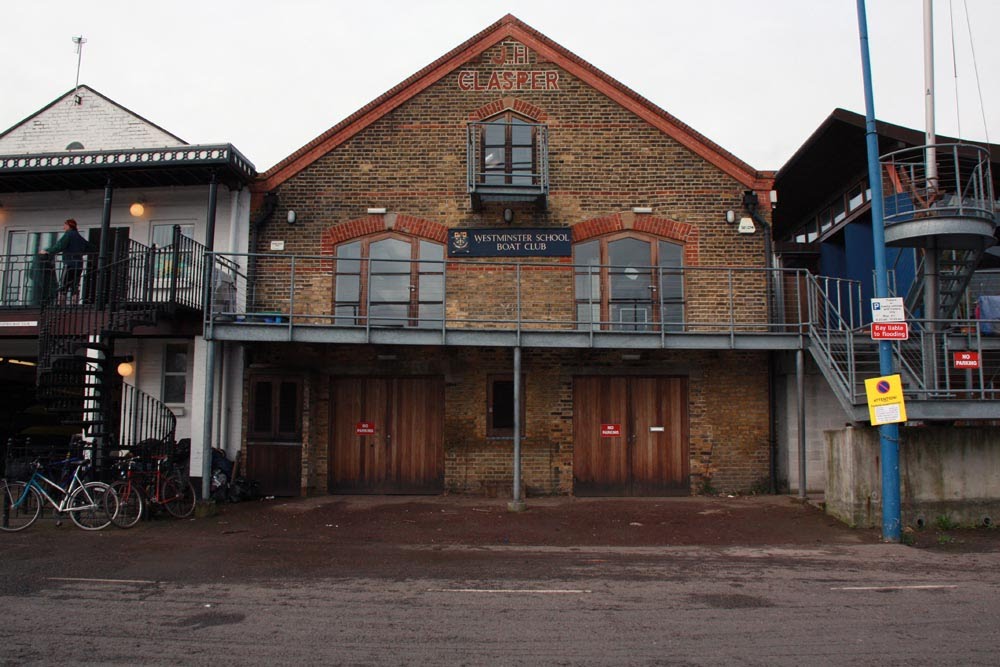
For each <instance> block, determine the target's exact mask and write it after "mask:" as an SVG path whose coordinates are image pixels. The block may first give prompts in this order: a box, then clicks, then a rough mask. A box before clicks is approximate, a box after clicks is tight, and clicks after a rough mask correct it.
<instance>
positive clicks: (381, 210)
mask: <svg viewBox="0 0 1000 667" xmlns="http://www.w3.org/2000/svg"><path fill="white" fill-rule="evenodd" d="M387 210H388V209H387V208H386V207H384V206H374V207H372V208H369V209H368V215H385V212H386V211H387Z"/></svg>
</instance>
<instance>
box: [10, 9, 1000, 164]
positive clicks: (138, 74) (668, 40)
mask: <svg viewBox="0 0 1000 667" xmlns="http://www.w3.org/2000/svg"><path fill="white" fill-rule="evenodd" d="M867 4H868V8H867V13H868V32H869V40H870V48H871V59H872V69H873V84H874V91H875V92H874V98H875V112H876V116H877V117H878V118H879V119H880V120H885V121H888V122H890V123H895V124H898V125H904V126H907V127H912V128H918V129H923V128H924V126H925V120H924V72H923V27H922V25H923V21H922V19H923V14H922V12H923V3H922V0H868V2H867ZM934 10H935V20H934V36H935V39H934V42H935V68H934V69H935V79H936V86H935V88H936V124H937V131H938V133H939V134H943V135H949V136H958V135H959V133H960V132H961V136H962V137H964V138H966V139H971V140H980V141H981V140H987V139H988V140H990V141H992V142H994V143H1000V71H998V69H1000V40H996V39H992V40H991V39H990V37H991V35H990V29H991V28H992V31H993V35H994V36H995V34H996V29H997V27H998V26H1000V0H937V1H936V2H935V3H934ZM507 13H511V14H513V15H514V16H516V17H517V18H519V19H520V20H522V21H523V22H525V23H527V24H528V25H530V26H531V27H533V28H535V29H536V30H538V31H540V32H541V33H543V34H545V35H546V36H547V37H549V38H550V39H551V40H553V41H555V42H556V43H558V44H560V45H561V46H563V47H564V48H566V49H568V50H569V51H571V52H573V53H575V54H576V55H577V56H579V57H581V58H583V59H584V60H586V61H588V62H589V63H591V64H592V65H594V66H595V67H597V68H599V69H601V70H603V71H604V72H605V73H606V74H608V75H610V76H612V77H614V78H615V79H617V80H618V81H619V82H621V83H622V84H624V85H626V86H628V87H629V88H631V89H633V90H635V91H636V92H638V93H639V94H640V95H642V96H644V97H646V98H647V99H649V100H650V101H652V102H653V103H654V104H656V105H658V106H660V107H661V108H663V109H665V110H666V111H667V112H669V113H671V114H673V115H674V116H676V117H677V118H679V119H680V120H681V121H682V122H684V123H686V124H688V125H690V126H691V127H693V128H694V129H695V130H697V131H698V132H700V133H701V134H703V135H705V136H706V137H708V138H709V139H711V140H712V141H714V142H716V143H718V144H719V145H721V146H722V147H723V148H725V149H726V150H728V151H729V152H731V153H733V154H734V155H736V156H737V157H738V158H740V159H742V160H743V161H745V162H747V163H748V164H750V165H751V166H752V167H754V168H756V169H761V170H776V169H778V168H780V167H781V166H782V165H783V164H784V162H785V161H786V160H787V159H788V158H789V157H791V155H792V154H793V153H794V152H795V151H796V150H797V149H798V147H799V146H801V145H802V143H803V142H804V141H805V140H806V139H807V138H808V137H809V135H810V134H811V133H812V132H813V130H815V129H816V127H817V126H818V125H819V124H820V123H821V122H822V121H823V120H824V119H825V118H826V117H827V116H828V115H829V114H830V112H831V111H833V109H835V108H837V107H842V108H846V109H849V110H852V111H856V112H858V113H862V114H863V113H864V111H865V108H864V89H863V84H862V73H861V57H860V46H859V38H858V20H857V5H856V2H855V0H683V1H682V0H655V1H653V0H651V1H645V0H615V1H614V2H599V3H598V2H594V1H593V0H572V1H563V0H527V1H520V0H517V1H509V2H504V1H499V0H426V1H422V0H409V1H400V0H365V1H363V2H359V1H358V0H351V1H344V0H280V1H277V0H271V1H265V0H198V1H192V0H172V1H171V2H151V1H141V2H140V1H133V0H129V1H119V0H73V1H71V2H68V1H64V0H9V1H8V2H5V3H4V20H3V21H2V23H0V62H2V63H3V67H0V91H2V92H0V131H2V130H6V129H7V128H10V127H11V126H13V125H15V124H17V123H18V122H20V121H21V120H23V119H25V118H26V117H27V116H29V115H31V114H32V113H34V112H35V111H37V110H38V109H40V108H41V107H43V106H45V105H46V104H48V103H50V102H51V101H53V100H54V99H56V98H57V97H60V96H61V95H63V94H64V93H66V92H67V91H69V90H70V89H72V88H73V86H74V83H75V79H76V73H77V54H76V47H75V45H74V44H73V41H72V38H73V37H74V36H76V35H82V36H83V37H84V38H86V40H87V42H86V44H85V45H84V47H83V56H82V64H81V69H80V82H81V83H83V84H87V85H89V86H91V87H92V88H94V89H96V90H98V91H99V92H101V93H102V94H104V95H106V96H107V97H110V98H111V99H113V100H115V101H116V102H118V103H119V104H122V105H123V106H125V107H127V108H129V109H131V110H132V111H134V112H135V113H137V114H139V115H140V116H143V117H145V118H147V119H148V120H150V121H152V122H154V123H156V124H157V125H160V126H161V127H163V128H164V129H166V130H168V131H169V132H172V133H173V134H175V135H177V136H179V137H180V138H182V139H184V140H185V141H187V142H189V143H192V144H212V143H232V144H234V145H235V146H236V147H237V149H239V150H240V151H241V152H242V153H243V154H244V155H245V156H246V157H247V158H249V159H250V161H251V162H253V163H254V165H255V166H256V167H257V170H258V171H259V172H264V171H265V170H267V169H268V168H269V167H271V166H273V165H274V164H275V163H277V162H279V161H280V160H282V159H283V158H285V157H286V156H288V155H290V154H291V153H293V152H295V151H296V150H298V149H299V148H301V147H302V146H303V145H305V144H306V143H308V142H309V141H311V140H312V139H314V138H315V137H317V136H318V135H320V134H322V133H323V132H325V131H326V130H328V129H329V128H330V127H332V126H334V125H335V124H337V123H338V122H339V121H341V120H343V119H344V118H345V117H347V116H349V115H350V114H351V113H353V112H354V111H356V110H358V109H359V108H361V107H362V106H364V105H365V104H367V103H368V102H370V101H371V100H373V99H375V98H377V97H378V96H380V95H381V94H382V93H384V92H386V91H387V90H389V89H390V88H392V87H393V86H395V85H396V84H398V83H399V82H401V81H403V80H404V79H406V78H407V77H409V76H410V75H412V74H414V73H415V72H417V71H418V70H420V69H422V68H423V67H425V66H426V65H428V64H430V63H431V62H433V61H434V60H436V59H438V58H439V57H441V56H442V55H444V54H445V53H447V52H448V51H450V50H451V49H453V48H454V47H456V46H458V45H459V44H461V43H462V42H464V41H466V40H467V39H469V38H470V37H472V36H473V35H475V34H476V33H478V32H480V31H482V30H483V29H485V28H486V27H488V26H489V25H491V24H493V23H494V22H496V21H497V20H499V19H500V18H501V17H503V16H504V15H505V14H507ZM970 33H971V40H970ZM973 50H974V54H975V58H973ZM953 52H954V54H955V57H954V58H953V57H952V54H953ZM977 68H978V78H979V83H977V78H976V69H977ZM956 73H957V78H956ZM980 94H981V96H982V103H980ZM984 117H985V122H984Z"/></svg>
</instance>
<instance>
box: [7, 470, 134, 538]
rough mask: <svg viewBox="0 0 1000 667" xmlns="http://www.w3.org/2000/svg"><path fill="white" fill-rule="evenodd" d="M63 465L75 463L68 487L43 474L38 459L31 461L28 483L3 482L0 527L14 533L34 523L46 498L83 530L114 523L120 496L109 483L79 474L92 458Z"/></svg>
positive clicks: (95, 528) (99, 528)
mask: <svg viewBox="0 0 1000 667" xmlns="http://www.w3.org/2000/svg"><path fill="white" fill-rule="evenodd" d="M60 464H61V465H62V467H63V469H66V468H68V467H69V466H71V465H76V467H75V468H74V469H73V475H72V477H71V478H70V480H69V484H68V485H67V486H66V487H65V488H64V487H63V485H62V484H60V483H58V482H55V481H53V480H51V479H49V478H48V477H46V476H45V475H44V474H42V468H43V466H42V464H41V462H40V461H37V460H36V461H33V462H32V463H31V467H32V469H33V471H32V473H31V477H30V478H29V479H28V481H27V482H12V481H8V480H2V481H0V530H5V531H9V532H15V531H19V530H24V529H25V528H27V527H28V526H30V525H31V524H33V523H35V520H36V519H38V515H39V514H41V511H42V504H43V500H44V501H47V502H48V503H49V505H51V506H52V508H53V509H54V510H55V511H56V512H57V513H59V514H63V513H68V514H69V516H70V518H71V519H72V520H73V523H75V524H76V525H77V526H78V527H79V528H81V529H83V530H101V529H102V528H105V527H107V526H109V525H110V524H111V522H112V520H113V519H114V517H115V515H116V514H117V513H118V499H117V497H115V496H114V494H113V493H110V487H109V486H108V485H107V484H105V483H103V482H84V481H83V479H82V478H81V476H80V473H81V471H85V470H86V469H87V468H89V467H90V461H87V460H84V459H66V460H64V461H61V462H60ZM50 492H51V493H50ZM54 495H56V496H58V497H59V499H58V500H56V498H54V497H53V496H54Z"/></svg>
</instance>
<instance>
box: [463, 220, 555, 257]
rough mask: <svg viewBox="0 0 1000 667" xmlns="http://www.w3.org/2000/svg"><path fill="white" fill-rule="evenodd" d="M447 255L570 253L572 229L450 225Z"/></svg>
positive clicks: (540, 254) (538, 255) (518, 255)
mask: <svg viewBox="0 0 1000 667" xmlns="http://www.w3.org/2000/svg"><path fill="white" fill-rule="evenodd" d="M448 256H449V257H572V256H573V232H571V231H570V230H569V229H567V228H566V227H541V228H535V229H510V228H509V227H505V228H501V229H452V230H449V231H448Z"/></svg>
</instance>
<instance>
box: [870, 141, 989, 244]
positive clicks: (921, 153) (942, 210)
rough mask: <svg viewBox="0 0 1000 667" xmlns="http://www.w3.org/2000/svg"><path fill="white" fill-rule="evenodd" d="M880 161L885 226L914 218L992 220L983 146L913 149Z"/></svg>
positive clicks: (944, 146) (940, 146)
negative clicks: (932, 157) (930, 158)
mask: <svg viewBox="0 0 1000 667" xmlns="http://www.w3.org/2000/svg"><path fill="white" fill-rule="evenodd" d="M932 154H933V156H934V159H933V160H932V161H929V159H928V158H929V156H930V155H932ZM879 162H880V163H881V168H882V197H883V201H884V204H885V224H886V226H887V227H889V226H891V225H893V224H895V223H897V222H905V221H909V220H913V219H914V218H918V217H920V218H954V217H958V218H979V219H984V220H989V221H993V219H994V214H995V212H996V204H995V202H994V192H993V179H992V175H991V172H990V153H989V151H988V150H986V149H985V148H982V147H980V146H975V145H972V144H937V145H936V146H933V147H931V146H917V147H915V148H906V149H903V150H899V151H895V152H893V153H888V154H886V155H883V156H882V157H881V158H880V159H879ZM928 164H931V165H932V168H931V169H930V170H929V169H928V166H927V165H928Z"/></svg>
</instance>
